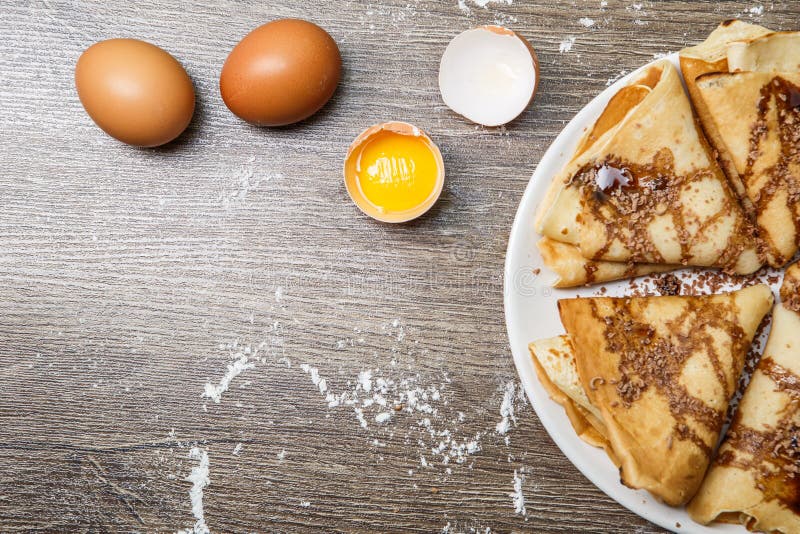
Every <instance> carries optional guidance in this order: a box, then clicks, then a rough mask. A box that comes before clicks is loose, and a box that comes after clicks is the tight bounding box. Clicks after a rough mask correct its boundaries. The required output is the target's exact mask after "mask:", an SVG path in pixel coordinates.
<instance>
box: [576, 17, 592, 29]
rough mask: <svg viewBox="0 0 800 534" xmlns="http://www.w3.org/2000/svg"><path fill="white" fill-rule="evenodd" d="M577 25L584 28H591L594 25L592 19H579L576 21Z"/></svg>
mask: <svg viewBox="0 0 800 534" xmlns="http://www.w3.org/2000/svg"><path fill="white" fill-rule="evenodd" d="M578 24H580V25H581V26H584V27H586V28H591V27H592V26H594V25H595V22H594V19H590V18H589V17H581V18H580V19H578Z"/></svg>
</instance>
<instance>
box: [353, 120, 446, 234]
mask: <svg viewBox="0 0 800 534" xmlns="http://www.w3.org/2000/svg"><path fill="white" fill-rule="evenodd" d="M344 182H345V187H346V188H347V193H348V194H349V195H350V198H351V199H352V200H353V202H354V203H355V204H356V206H357V207H358V208H359V209H360V210H361V211H362V212H363V213H364V214H366V215H369V216H370V217H372V218H373V219H376V220H378V221H382V222H388V223H402V222H407V221H410V220H412V219H415V218H417V217H419V216H421V215H422V214H424V213H425V212H427V211H428V210H429V209H430V208H431V207H432V206H433V205H434V204H435V203H436V201H437V200H438V198H439V195H440V194H441V192H442V187H443V185H444V161H443V160H442V154H441V152H440V151H439V148H438V147H437V146H436V144H435V143H434V142H433V141H432V140H431V138H430V137H428V135H427V134H426V133H425V132H423V131H422V130H420V129H419V128H417V127H416V126H414V125H411V124H408V123H406V122H386V123H383V124H378V125H375V126H372V127H370V128H367V129H366V130H365V131H364V132H362V133H361V134H360V135H359V136H358V137H356V139H355V140H354V141H353V143H352V144H351V145H350V149H349V150H348V152H347V156H346V157H345V162H344Z"/></svg>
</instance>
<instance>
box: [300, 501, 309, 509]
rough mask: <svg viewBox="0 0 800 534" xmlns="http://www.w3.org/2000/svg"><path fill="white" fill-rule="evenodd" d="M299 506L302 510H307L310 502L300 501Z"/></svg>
mask: <svg viewBox="0 0 800 534" xmlns="http://www.w3.org/2000/svg"><path fill="white" fill-rule="evenodd" d="M300 506H302V507H303V508H308V507H309V506H311V502H310V501H300Z"/></svg>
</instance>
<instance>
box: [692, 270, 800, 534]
mask: <svg viewBox="0 0 800 534" xmlns="http://www.w3.org/2000/svg"><path fill="white" fill-rule="evenodd" d="M781 297H782V299H783V304H782V305H776V306H775V312H774V316H773V320H772V330H771V332H770V335H769V340H768V341H767V346H766V347H765V349H764V355H763V356H762V358H761V361H760V362H759V364H758V367H757V368H756V371H755V372H754V373H753V376H752V378H751V380H750V384H749V385H748V386H747V390H746V391H745V394H744V396H743V397H742V401H741V403H740V404H739V408H738V410H737V412H736V416H735V417H734V421H733V424H732V425H731V428H730V430H729V431H728V433H727V435H726V437H725V441H724V442H723V443H722V445H721V447H720V450H719V454H718V456H717V458H716V460H715V461H714V463H713V464H712V465H711V468H710V469H709V471H708V476H707V477H706V479H705V480H704V481H703V485H702V486H701V488H700V491H699V492H698V493H697V495H696V496H695V498H694V499H693V500H692V502H691V503H690V504H689V507H688V511H689V514H690V515H691V516H692V519H694V520H695V521H697V522H699V523H703V524H707V523H709V522H711V521H721V522H735V523H742V524H744V525H745V526H747V528H748V529H750V530H758V531H763V532H782V533H786V534H788V533H794V532H800V266H798V265H797V264H795V265H794V266H792V267H791V268H790V269H789V270H788V271H787V272H786V276H785V278H784V282H783V288H782V289H781Z"/></svg>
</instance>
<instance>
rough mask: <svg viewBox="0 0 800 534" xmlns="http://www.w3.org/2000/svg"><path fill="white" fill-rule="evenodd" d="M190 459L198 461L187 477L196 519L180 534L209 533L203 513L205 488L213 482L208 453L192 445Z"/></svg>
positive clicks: (193, 513)
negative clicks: (190, 485) (190, 484)
mask: <svg viewBox="0 0 800 534" xmlns="http://www.w3.org/2000/svg"><path fill="white" fill-rule="evenodd" d="M189 459H191V460H194V461H196V462H197V465H196V466H194V467H192V472H191V474H189V476H187V477H186V481H187V482H191V483H192V488H191V489H190V490H189V499H190V501H191V503H192V515H194V517H195V519H196V521H195V523H194V526H193V527H191V528H189V529H186V530H181V531H179V534H209V533H210V531H209V529H208V526H207V525H206V519H205V514H204V513H203V490H204V489H205V488H206V487H208V485H209V484H211V479H210V478H209V462H208V453H207V452H206V451H205V449H201V448H200V447H192V449H191V450H190V451H189Z"/></svg>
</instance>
